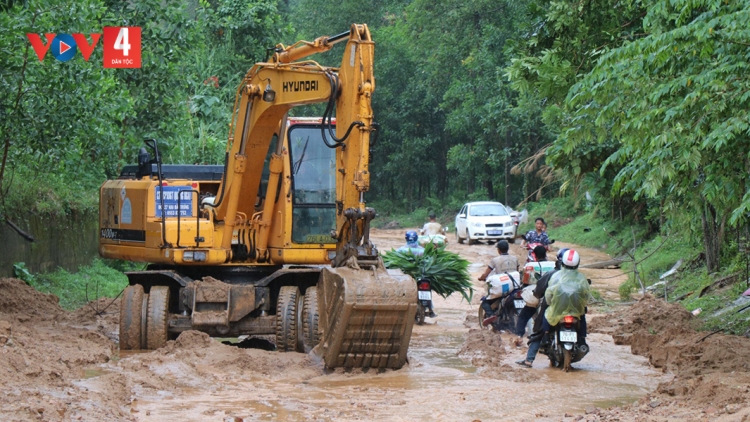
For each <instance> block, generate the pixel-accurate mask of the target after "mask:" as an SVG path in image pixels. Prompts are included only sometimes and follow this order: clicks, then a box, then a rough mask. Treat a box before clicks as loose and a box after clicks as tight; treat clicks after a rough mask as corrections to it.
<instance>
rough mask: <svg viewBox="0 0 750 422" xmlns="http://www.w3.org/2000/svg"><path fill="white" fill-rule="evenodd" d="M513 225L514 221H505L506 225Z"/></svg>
mask: <svg viewBox="0 0 750 422" xmlns="http://www.w3.org/2000/svg"><path fill="white" fill-rule="evenodd" d="M512 225H513V222H512V221H508V222H507V223H505V227H510V226H512Z"/></svg>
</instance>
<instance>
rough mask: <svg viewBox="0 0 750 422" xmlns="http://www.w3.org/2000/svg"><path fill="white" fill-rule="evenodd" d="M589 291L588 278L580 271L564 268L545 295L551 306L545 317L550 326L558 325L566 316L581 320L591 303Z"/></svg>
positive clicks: (550, 283) (552, 279)
mask: <svg viewBox="0 0 750 422" xmlns="http://www.w3.org/2000/svg"><path fill="white" fill-rule="evenodd" d="M589 290H590V287H589V283H588V281H587V280H586V276H584V275H583V274H581V273H579V272H578V270H571V269H568V268H565V267H563V268H562V269H561V270H560V271H558V272H556V273H555V274H554V275H553V276H552V278H551V279H550V281H549V285H548V286H547V292H546V293H545V294H544V298H545V301H546V302H547V304H549V307H548V308H547V310H546V311H545V312H544V317H545V318H547V321H549V325H551V326H555V325H557V324H558V323H559V322H560V320H561V319H562V318H563V317H564V316H565V315H573V316H575V317H579V318H580V316H581V315H583V314H584V313H585V311H586V306H587V305H588V303H589Z"/></svg>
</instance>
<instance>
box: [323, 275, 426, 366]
mask: <svg viewBox="0 0 750 422" xmlns="http://www.w3.org/2000/svg"><path fill="white" fill-rule="evenodd" d="M318 304H319V309H320V310H319V312H320V322H319V324H318V327H319V329H320V331H321V342H320V344H319V345H318V351H317V352H318V354H320V355H322V357H323V360H324V362H325V365H326V367H328V368H338V367H344V368H354V367H357V368H392V369H399V368H401V367H402V366H404V363H406V352H407V350H408V349H409V340H410V339H411V330H412V326H413V325H414V315H415V314H416V312H417V285H416V283H415V282H414V279H412V278H411V277H409V276H408V275H404V273H402V272H401V271H400V270H386V269H385V267H383V266H382V263H381V264H380V265H374V266H371V267H369V269H354V268H349V267H337V268H324V269H323V271H322V272H321V274H320V280H319V282H318Z"/></svg>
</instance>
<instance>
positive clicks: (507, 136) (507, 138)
mask: <svg viewBox="0 0 750 422" xmlns="http://www.w3.org/2000/svg"><path fill="white" fill-rule="evenodd" d="M509 142H510V132H507V131H506V132H505V152H506V153H505V167H504V168H503V173H504V174H503V176H504V180H503V183H504V184H505V205H508V204H510V184H509V182H508V177H509V174H510V168H509V166H508V155H509V154H508V153H507V152H508V150H509V149H510V146H509V145H508V143H509Z"/></svg>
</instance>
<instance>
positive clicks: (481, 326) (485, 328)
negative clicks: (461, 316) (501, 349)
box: [477, 306, 492, 330]
mask: <svg viewBox="0 0 750 422" xmlns="http://www.w3.org/2000/svg"><path fill="white" fill-rule="evenodd" d="M477 316H478V317H479V329H480V330H489V329H492V324H490V325H483V324H482V321H484V318H485V316H484V309H483V308H482V307H481V306H480V307H479V311H478V313H477Z"/></svg>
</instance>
